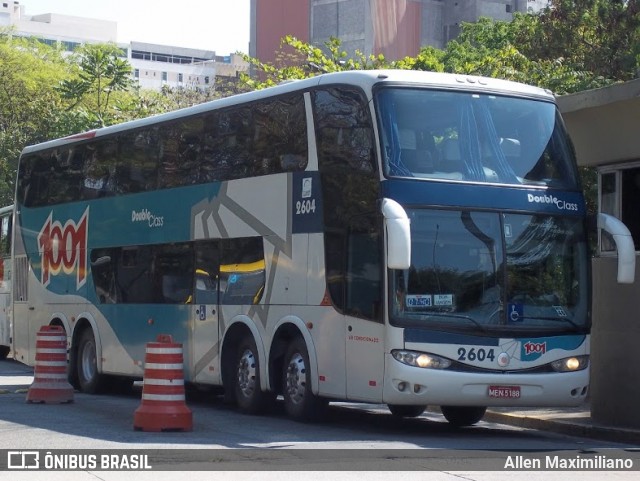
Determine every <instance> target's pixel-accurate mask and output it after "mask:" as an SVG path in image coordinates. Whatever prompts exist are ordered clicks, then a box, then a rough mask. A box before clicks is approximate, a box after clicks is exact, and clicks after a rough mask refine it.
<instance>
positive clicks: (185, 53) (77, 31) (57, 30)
mask: <svg viewBox="0 0 640 481" xmlns="http://www.w3.org/2000/svg"><path fill="white" fill-rule="evenodd" d="M0 28H7V29H12V30H11V31H12V35H16V36H23V37H34V38H37V39H39V40H40V41H42V42H44V43H47V44H58V45H61V46H62V48H63V49H64V50H65V51H68V52H69V53H71V52H72V51H73V50H74V49H75V48H77V47H78V46H80V45H82V44H84V43H108V42H113V43H116V44H117V45H118V46H119V47H120V48H121V49H122V52H123V57H124V56H126V58H127V60H128V61H129V63H130V64H131V66H132V68H133V72H132V75H133V77H134V79H135V80H136V81H137V82H138V83H139V84H140V86H141V87H142V88H148V89H153V90H160V89H161V88H163V86H167V87H174V88H175V87H184V88H201V89H204V88H208V87H211V86H212V85H214V83H215V81H216V78H220V77H222V78H235V77H236V76H237V74H238V72H244V71H247V70H248V64H247V63H246V62H245V61H244V60H243V59H242V57H241V56H239V55H235V54H231V55H225V56H219V55H216V52H214V51H210V50H198V49H192V48H183V47H177V46H168V45H157V44H150V43H144V42H135V41H132V42H131V43H128V44H123V43H117V33H118V25H117V23H116V22H113V21H108V20H99V19H92V18H85V17H75V16H70V15H59V14H56V13H44V14H38V15H27V14H26V13H25V5H23V4H20V2H18V1H13V0H12V1H5V2H1V3H0Z"/></svg>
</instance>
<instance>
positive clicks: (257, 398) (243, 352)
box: [234, 336, 275, 414]
mask: <svg viewBox="0 0 640 481" xmlns="http://www.w3.org/2000/svg"><path fill="white" fill-rule="evenodd" d="M234 391H235V397H236V403H237V405H238V407H239V408H240V410H241V411H242V412H244V413H247V414H259V413H262V412H265V411H266V410H267V409H268V408H269V407H270V406H271V405H272V404H273V402H274V400H275V395H274V394H273V393H271V392H265V391H262V389H261V388H260V360H259V357H258V349H257V347H256V342H255V340H254V339H253V336H247V337H245V338H243V339H242V341H241V342H240V344H239V345H238V351H237V357H236V370H235V376H234Z"/></svg>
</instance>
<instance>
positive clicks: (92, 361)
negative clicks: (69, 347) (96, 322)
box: [76, 328, 102, 394]
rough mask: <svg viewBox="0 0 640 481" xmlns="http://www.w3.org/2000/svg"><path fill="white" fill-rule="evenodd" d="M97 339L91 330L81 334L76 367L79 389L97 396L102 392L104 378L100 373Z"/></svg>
mask: <svg viewBox="0 0 640 481" xmlns="http://www.w3.org/2000/svg"><path fill="white" fill-rule="evenodd" d="M97 353H98V350H97V347H96V339H95V336H94V335H93V331H92V330H91V328H86V329H84V330H83V331H82V332H81V333H80V337H79V341H78V353H77V356H76V365H77V371H76V372H77V373H78V387H79V388H80V391H81V392H83V393H87V394H95V393H97V392H98V391H99V390H100V387H101V382H102V376H101V375H100V374H99V373H98V358H97Z"/></svg>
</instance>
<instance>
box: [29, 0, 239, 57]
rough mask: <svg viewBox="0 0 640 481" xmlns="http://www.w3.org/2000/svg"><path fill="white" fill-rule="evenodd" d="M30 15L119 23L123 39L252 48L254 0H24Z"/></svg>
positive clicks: (219, 49) (225, 49)
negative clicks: (71, 17) (252, 1)
mask: <svg viewBox="0 0 640 481" xmlns="http://www.w3.org/2000/svg"><path fill="white" fill-rule="evenodd" d="M19 1H20V4H21V5H23V6H24V7H25V15H29V16H31V15H38V14H42V13H58V14H62V15H74V16H76V17H88V18H94V19H99V20H111V21H115V22H117V23H118V42H122V43H128V42H130V41H132V40H133V41H138V42H147V43H157V44H160V45H170V46H175V47H188V48H197V49H203V50H213V51H215V52H216V54H217V55H228V54H230V53H234V52H236V51H240V52H243V53H248V52H249V0H173V1H167V0H19Z"/></svg>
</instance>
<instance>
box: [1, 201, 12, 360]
mask: <svg viewBox="0 0 640 481" xmlns="http://www.w3.org/2000/svg"><path fill="white" fill-rule="evenodd" d="M12 224H13V206H12V205H10V206H7V207H2V208H0V359H5V358H6V357H7V356H8V355H9V352H10V351H11V319H10V314H11V226H12Z"/></svg>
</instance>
